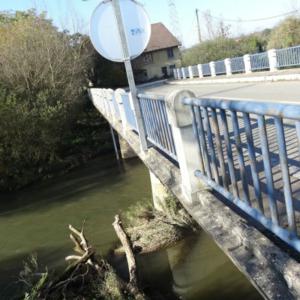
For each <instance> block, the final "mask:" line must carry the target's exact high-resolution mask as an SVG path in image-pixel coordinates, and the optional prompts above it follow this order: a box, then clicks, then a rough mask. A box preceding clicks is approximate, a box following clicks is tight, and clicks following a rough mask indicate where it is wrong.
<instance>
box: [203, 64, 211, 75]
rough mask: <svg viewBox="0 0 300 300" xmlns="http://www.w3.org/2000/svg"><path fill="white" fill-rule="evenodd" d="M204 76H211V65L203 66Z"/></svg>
mask: <svg viewBox="0 0 300 300" xmlns="http://www.w3.org/2000/svg"><path fill="white" fill-rule="evenodd" d="M202 74H203V76H210V75H211V70H210V65H209V64H203V65H202Z"/></svg>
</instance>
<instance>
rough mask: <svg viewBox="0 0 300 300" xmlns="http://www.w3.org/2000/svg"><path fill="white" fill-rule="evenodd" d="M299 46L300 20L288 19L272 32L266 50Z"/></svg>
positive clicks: (295, 18)
mask: <svg viewBox="0 0 300 300" xmlns="http://www.w3.org/2000/svg"><path fill="white" fill-rule="evenodd" d="M296 45H300V18H297V17H289V18H287V19H285V20H284V21H282V22H281V23H280V24H279V25H278V26H277V27H275V28H274V29H273V30H272V33H271V36H270V40H269V43H268V48H269V49H272V48H286V47H291V46H296Z"/></svg>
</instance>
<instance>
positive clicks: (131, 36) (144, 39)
mask: <svg viewBox="0 0 300 300" xmlns="http://www.w3.org/2000/svg"><path fill="white" fill-rule="evenodd" d="M119 1H120V9H121V14H122V20H123V24H124V30H125V34H126V40H127V45H128V50H129V55H130V58H131V59H133V58H135V57H137V56H139V55H140V54H142V52H143V51H144V50H145V48H146V47H147V45H148V43H149V39H150V34H151V24H150V21H149V18H148V15H147V13H146V12H145V10H144V8H143V7H142V6H141V5H140V4H138V3H136V2H134V1H132V0H119ZM90 37H91V41H92V44H93V45H94V47H95V49H96V50H97V51H98V52H99V53H100V54H101V55H102V56H104V57H105V58H107V59H109V60H112V61H116V62H123V61H124V59H125V57H124V54H123V49H122V44H121V39H120V35H119V31H118V25H117V20H116V16H115V13H114V8H113V5H112V2H111V1H104V2H102V3H100V4H99V5H98V6H97V7H96V9H95V10H94V12H93V14H92V17H91V23H90Z"/></svg>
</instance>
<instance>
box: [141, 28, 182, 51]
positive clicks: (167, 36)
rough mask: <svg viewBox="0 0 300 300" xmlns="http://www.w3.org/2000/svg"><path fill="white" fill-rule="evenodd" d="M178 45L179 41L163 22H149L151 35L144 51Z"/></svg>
mask: <svg viewBox="0 0 300 300" xmlns="http://www.w3.org/2000/svg"><path fill="white" fill-rule="evenodd" d="M178 46H180V42H179V41H178V40H177V38H176V37H175V36H174V35H173V34H172V33H171V32H170V31H169V29H168V28H167V27H166V26H165V25H164V24H163V23H154V24H151V37H150V41H149V43H148V46H147V48H146V49H145V51H144V52H151V51H155V50H160V49H166V48H171V47H178Z"/></svg>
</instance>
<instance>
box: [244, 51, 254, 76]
mask: <svg viewBox="0 0 300 300" xmlns="http://www.w3.org/2000/svg"><path fill="white" fill-rule="evenodd" d="M243 58H244V64H245V73H246V74H249V73H252V68H251V59H250V54H245V55H244V56H243Z"/></svg>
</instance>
